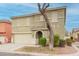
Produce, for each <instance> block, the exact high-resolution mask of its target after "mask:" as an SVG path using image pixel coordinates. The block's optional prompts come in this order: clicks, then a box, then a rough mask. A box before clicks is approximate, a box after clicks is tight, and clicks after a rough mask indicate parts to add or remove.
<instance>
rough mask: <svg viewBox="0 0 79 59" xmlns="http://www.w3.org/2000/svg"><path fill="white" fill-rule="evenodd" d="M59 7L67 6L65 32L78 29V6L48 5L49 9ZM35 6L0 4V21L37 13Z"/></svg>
mask: <svg viewBox="0 0 79 59" xmlns="http://www.w3.org/2000/svg"><path fill="white" fill-rule="evenodd" d="M61 6H67V16H66V25H65V27H66V30H67V31H71V30H72V29H73V28H79V4H77V3H76V4H74V3H72V4H70V3H69V4H68V3H67V4H65V3H53V4H50V8H56V7H61ZM37 11H38V9H37V5H36V4H30V3H29V4H27V3H26V4H25V3H24V4H23V3H22V4H20V3H16V4H10V3H9V4H7V3H5V4H4V3H2V4H1V3H0V19H9V20H11V19H10V18H11V17H13V16H20V15H25V14H30V13H34V12H37Z"/></svg>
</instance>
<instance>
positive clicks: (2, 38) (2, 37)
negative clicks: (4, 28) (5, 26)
mask: <svg viewBox="0 0 79 59" xmlns="http://www.w3.org/2000/svg"><path fill="white" fill-rule="evenodd" d="M4 40H5V37H4V36H2V35H0V42H1V43H4Z"/></svg>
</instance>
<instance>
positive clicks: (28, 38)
mask: <svg viewBox="0 0 79 59" xmlns="http://www.w3.org/2000/svg"><path fill="white" fill-rule="evenodd" d="M13 41H14V43H16V44H34V42H35V40H34V39H33V38H32V34H14V35H13Z"/></svg>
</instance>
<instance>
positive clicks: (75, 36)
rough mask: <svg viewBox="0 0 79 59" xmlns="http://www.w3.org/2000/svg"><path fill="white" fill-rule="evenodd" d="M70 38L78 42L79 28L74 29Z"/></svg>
mask: <svg viewBox="0 0 79 59" xmlns="http://www.w3.org/2000/svg"><path fill="white" fill-rule="evenodd" d="M72 36H73V38H74V39H76V40H77V41H79V28H74V29H73V30H72Z"/></svg>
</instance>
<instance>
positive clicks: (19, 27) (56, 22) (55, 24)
mask: <svg viewBox="0 0 79 59" xmlns="http://www.w3.org/2000/svg"><path fill="white" fill-rule="evenodd" d="M65 11H66V10H65V9H58V10H54V11H49V12H47V16H48V18H49V21H50V23H51V25H52V28H53V31H54V34H58V35H59V36H60V38H62V39H63V38H64V36H65V20H66V19H65V17H66V13H65ZM12 27H13V33H14V34H16V33H32V37H33V38H35V32H37V31H42V32H43V33H44V36H45V37H46V38H47V37H48V35H49V34H48V30H47V27H46V23H45V20H44V19H43V17H42V15H40V14H39V15H33V16H26V17H18V18H14V19H12ZM45 29H46V31H45Z"/></svg>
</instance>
